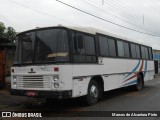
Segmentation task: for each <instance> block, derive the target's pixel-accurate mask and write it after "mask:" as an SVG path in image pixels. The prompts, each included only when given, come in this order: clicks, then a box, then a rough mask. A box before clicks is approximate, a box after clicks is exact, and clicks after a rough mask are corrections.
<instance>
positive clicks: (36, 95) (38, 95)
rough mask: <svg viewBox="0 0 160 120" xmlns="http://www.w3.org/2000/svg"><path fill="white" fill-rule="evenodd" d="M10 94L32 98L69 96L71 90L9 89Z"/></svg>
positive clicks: (70, 95)
mask: <svg viewBox="0 0 160 120" xmlns="http://www.w3.org/2000/svg"><path fill="white" fill-rule="evenodd" d="M10 94H11V95H18V96H28V97H34V98H59V99H61V98H71V97H72V90H65V91H42V90H17V89H11V90H10Z"/></svg>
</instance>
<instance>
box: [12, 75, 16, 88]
mask: <svg viewBox="0 0 160 120" xmlns="http://www.w3.org/2000/svg"><path fill="white" fill-rule="evenodd" d="M12 83H13V87H16V86H17V77H16V76H13V80H12Z"/></svg>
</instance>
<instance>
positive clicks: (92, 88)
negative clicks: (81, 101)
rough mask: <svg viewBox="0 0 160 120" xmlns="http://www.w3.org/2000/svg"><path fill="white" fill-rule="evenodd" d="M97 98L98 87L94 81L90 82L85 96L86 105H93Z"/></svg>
mask: <svg viewBox="0 0 160 120" xmlns="http://www.w3.org/2000/svg"><path fill="white" fill-rule="evenodd" d="M98 98H99V87H98V84H97V82H96V81H95V80H91V81H90V83H89V86H88V92H87V95H86V103H87V104H88V105H94V104H96V103H97V101H98Z"/></svg>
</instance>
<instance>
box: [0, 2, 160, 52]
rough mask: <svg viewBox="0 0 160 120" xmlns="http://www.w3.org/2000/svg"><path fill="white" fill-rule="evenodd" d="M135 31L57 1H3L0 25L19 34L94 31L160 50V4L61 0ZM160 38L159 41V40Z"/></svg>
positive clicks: (0, 11) (0, 5) (0, 10)
mask: <svg viewBox="0 0 160 120" xmlns="http://www.w3.org/2000/svg"><path fill="white" fill-rule="evenodd" d="M59 1H62V2H64V3H67V4H69V5H71V6H74V7H76V8H79V9H81V10H83V11H86V12H88V13H90V14H93V15H95V16H97V17H100V18H103V19H105V20H107V21H111V22H113V23H116V24H118V25H121V26H124V27H127V28H130V29H134V30H137V31H140V32H143V33H147V34H152V35H156V36H152V35H146V34H142V33H138V32H135V31H131V30H128V29H125V28H122V27H119V26H117V25H114V24H111V23H109V22H106V21H103V20H100V19H98V18H95V17H93V16H90V15H87V14H85V13H82V12H80V11H77V10H75V9H73V8H70V7H68V6H65V5H63V4H61V3H59V2H57V1H56V0H0V3H1V4H0V22H3V23H4V24H5V25H6V26H12V27H14V29H15V30H16V31H17V32H22V31H26V30H29V29H33V28H35V27H48V26H56V25H58V24H61V25H64V26H82V27H94V28H98V29H102V30H105V31H107V32H111V33H114V34H118V35H121V36H124V37H127V38H131V39H135V40H137V41H141V42H144V43H147V44H149V45H151V46H152V47H153V48H154V49H159V50H160V1H159V0H59ZM158 36H159V37H158Z"/></svg>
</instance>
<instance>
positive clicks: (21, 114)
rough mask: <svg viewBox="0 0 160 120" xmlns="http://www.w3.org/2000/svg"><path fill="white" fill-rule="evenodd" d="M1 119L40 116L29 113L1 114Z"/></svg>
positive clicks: (39, 115)
mask: <svg viewBox="0 0 160 120" xmlns="http://www.w3.org/2000/svg"><path fill="white" fill-rule="evenodd" d="M2 117H42V114H41V113H31V112H2Z"/></svg>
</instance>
